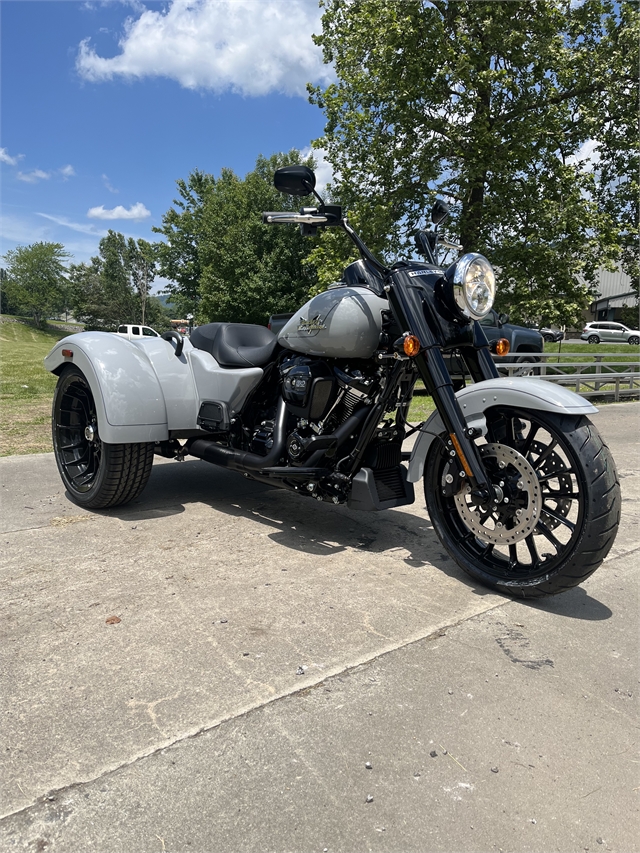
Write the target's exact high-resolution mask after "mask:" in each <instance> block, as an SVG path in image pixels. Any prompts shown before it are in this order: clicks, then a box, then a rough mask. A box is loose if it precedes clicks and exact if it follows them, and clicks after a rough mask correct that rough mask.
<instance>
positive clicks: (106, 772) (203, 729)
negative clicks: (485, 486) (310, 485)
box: [0, 599, 512, 822]
mask: <svg viewBox="0 0 640 853" xmlns="http://www.w3.org/2000/svg"><path fill="white" fill-rule="evenodd" d="M511 603H512V600H511V599H504V600H502V601H499V602H497V603H496V604H494V605H492V606H491V607H487V609H486V610H483V611H482V612H481V613H472V614H470V615H469V616H465V617H463V618H462V619H458V620H457V621H455V622H451V623H449V624H446V625H440V626H439V627H438V628H436V629H431V630H430V631H429V632H428V633H420V634H415V635H413V636H411V637H408V638H406V639H404V640H402V641H400V642H396V643H390V644H389V645H387V646H386V647H384V648H381V649H379V650H377V651H376V652H374V653H371V654H368V655H363V656H362V657H360V658H358V659H355V660H353V661H351V662H350V663H348V664H346V665H336V666H334V667H331V668H329V669H327V670H325V671H323V672H322V675H321V677H319V678H305V679H300V680H299V681H298V682H296V683H295V686H294V685H291V687H289V688H287V689H284V690H281V691H280V692H279V693H274V695H273V696H271V697H269V698H267V699H263V700H258V701H256V702H253V703H252V704H250V705H247V706H246V707H244V708H238V709H237V710H236V711H234V712H232V713H229V714H226V715H225V716H222V717H220V718H219V719H216V720H213V721H211V722H209V723H205V724H204V725H202V726H198V727H196V728H193V729H191V730H189V731H186V732H183V733H181V734H179V735H176V736H175V737H173V738H167V740H166V742H164V743H161V744H157V745H155V746H153V747H151V748H150V749H147V750H142V751H140V752H138V753H136V754H135V755H134V756H132V757H131V758H130V759H128V760H126V761H121V762H119V763H118V764H114V765H113V766H111V767H107V768H105V769H103V770H102V771H101V772H99V773H97V774H96V775H94V776H89V777H87V778H86V779H79V780H77V781H76V782H71V783H69V784H68V785H62V786H60V787H59V788H53V789H51V790H49V791H47V792H45V793H43V794H41V795H40V796H39V797H37V798H36V799H35V800H33V801H32V802H31V803H29V804H28V805H25V806H22V808H19V809H15V810H13V811H9V812H6V813H5V814H2V815H0V822H1V821H3V820H5V819H7V818H9V817H14V816H16V815H20V814H25V813H27V812H29V811H30V810H31V809H33V808H36V807H37V806H39V805H43V804H44V803H45V801H46V800H47V798H51V797H57V796H59V795H61V794H65V793H67V792H70V791H75V790H78V789H81V788H83V787H84V786H85V785H90V784H92V783H94V782H98V781H99V780H102V779H105V778H107V777H109V776H112V775H113V774H114V773H117V772H118V771H120V770H124V769H126V768H127V767H133V766H134V765H135V764H138V763H139V762H140V761H143V760H144V759H147V758H152V757H153V756H154V755H158V754H159V753H161V752H163V751H164V750H166V749H170V748H172V747H174V746H178V745H180V744H181V743H185V742H186V741H190V740H193V739H194V738H197V737H200V736H201V735H203V734H206V733H207V732H210V731H213V730H214V729H217V728H219V727H220V726H222V725H224V724H225V723H230V722H233V721H234V720H238V719H241V718H243V717H246V716H248V715H249V714H251V713H253V712H254V711H259V710H261V709H262V708H265V707H267V706H269V705H272V704H275V703H276V702H278V701H279V700H281V699H287V698H289V697H291V696H295V695H296V694H299V693H301V692H302V691H304V690H308V689H309V688H313V687H316V686H317V685H318V684H320V683H321V682H323V681H327V680H328V679H330V678H335V677H336V676H342V675H346V674H350V673H351V672H354V671H355V670H357V669H359V668H360V667H361V666H366V665H367V664H369V663H372V662H373V661H377V660H380V659H382V658H384V657H386V656H387V655H389V654H392V653H393V652H396V651H399V650H400V649H405V648H408V647H409V646H413V645H415V644H416V643H420V642H423V641H425V640H433V639H436V638H439V637H443V636H444V635H445V633H446V632H447V631H449V630H451V629H452V628H456V627H457V626H459V625H462V624H464V623H465V622H469V621H470V620H472V619H476V618H478V617H479V616H485V615H486V614H487V613H490V612H491V611H493V610H497V609H498V608H500V607H505V606H506V605H508V604H511ZM171 698H177V697H165V698H163V699H157V700H155V701H154V702H151V703H148V702H139V703H138V704H139V705H142V706H145V707H146V710H147V713H148V714H149V715H150V717H151V719H152V721H153V720H154V716H153V715H154V714H155V710H154V708H155V705H157V704H158V703H159V702H163V701H168V700H169V699H171ZM156 728H158V731H160V732H161V733H162V731H161V729H160V728H159V727H158V726H156ZM163 734H164V733H163Z"/></svg>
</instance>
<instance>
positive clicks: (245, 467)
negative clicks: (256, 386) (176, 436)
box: [187, 398, 287, 472]
mask: <svg viewBox="0 0 640 853" xmlns="http://www.w3.org/2000/svg"><path fill="white" fill-rule="evenodd" d="M286 439H287V407H286V406H285V402H284V400H283V399H282V398H280V400H279V401H278V410H277V412H276V423H275V426H274V429H273V447H272V448H271V450H270V451H269V452H268V453H267V455H266V456H259V455H258V454H257V453H249V451H246V450H233V449H232V448H231V447H220V445H219V444H214V442H212V441H211V440H210V439H206V438H196V440H195V441H193V442H192V443H190V444H188V450H187V453H190V454H191V456H197V457H198V459H204V461H205V462H211V463H213V464H214V465H220V467H221V468H229V469H231V470H232V471H243V472H244V471H259V470H260V469H261V468H269V467H271V466H272V465H277V464H278V462H279V461H280V457H281V456H282V454H283V453H284V451H285V442H286Z"/></svg>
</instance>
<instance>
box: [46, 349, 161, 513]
mask: <svg viewBox="0 0 640 853" xmlns="http://www.w3.org/2000/svg"><path fill="white" fill-rule="evenodd" d="M51 427H52V438H53V449H54V452H55V457H56V463H57V465H58V471H59V472H60V476H61V477H62V481H63V483H64V485H65V487H66V488H67V490H68V492H69V494H70V496H71V498H72V499H73V500H74V501H75V503H77V504H79V505H80V506H83V507H86V508H88V509H104V508H106V507H111V506H119V505H121V504H124V503H128V502H129V501H130V500H133V498H135V497H137V496H138V495H139V494H140V492H141V491H142V490H143V489H144V487H145V485H146V483H147V480H148V479H149V475H150V474H151V466H152V465H153V450H154V444H153V443H152V442H151V443H149V442H145V443H144V444H106V443H104V442H103V441H102V440H101V439H100V436H99V431H98V419H97V412H96V406H95V401H94V399H93V394H92V392H91V388H90V386H89V383H88V382H87V380H86V378H85V376H84V374H83V373H82V372H81V371H80V370H79V369H78V368H77V367H74V366H68V367H66V368H65V369H64V371H63V372H62V374H61V375H60V378H59V379H58V384H57V385H56V390H55V393H54V397H53V413H52V421H51Z"/></svg>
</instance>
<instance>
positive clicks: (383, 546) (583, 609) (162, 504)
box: [99, 460, 612, 621]
mask: <svg viewBox="0 0 640 853" xmlns="http://www.w3.org/2000/svg"><path fill="white" fill-rule="evenodd" d="M194 503H201V504H204V505H206V506H209V507H211V508H212V509H214V510H216V511H217V512H222V513H224V514H225V515H228V516H232V517H236V518H245V519H248V520H251V521H257V522H260V523H263V524H265V525H267V526H268V527H271V528H274V527H275V528H276V529H275V530H273V532H272V533H270V534H269V538H270V539H271V540H272V541H273V542H275V543H277V544H278V545H281V546H282V547H284V548H290V549H292V550H296V551H300V552H302V553H305V554H311V555H313V556H317V557H331V556H334V555H335V554H339V553H340V552H343V551H345V550H347V549H349V548H351V549H353V550H356V551H363V552H368V553H371V554H382V553H384V552H387V551H392V550H393V549H398V548H402V549H403V550H406V551H408V552H409V556H405V557H403V563H404V564H405V565H406V566H408V567H411V568H416V569H420V568H421V567H423V566H426V565H431V566H433V567H435V568H436V569H438V570H439V571H441V572H442V573H443V574H445V575H447V576H448V577H451V578H455V579H456V580H458V581H460V582H461V583H463V584H464V585H465V586H467V587H468V588H469V589H471V590H472V591H473V593H474V594H475V595H478V596H484V595H489V594H492V595H493V594H499V593H495V592H494V591H492V590H489V589H487V588H485V587H482V586H479V585H478V584H477V583H476V582H475V581H474V580H473V579H472V578H470V577H469V576H467V575H466V574H465V573H464V572H463V571H462V570H461V569H460V568H459V567H458V566H457V565H456V563H455V562H454V560H452V559H451V557H449V555H448V554H447V553H446V552H445V550H444V548H443V546H442V545H441V543H440V540H439V539H438V537H437V536H436V534H435V533H434V531H433V526H432V525H431V522H430V520H429V516H428V514H427V511H426V509H425V508H423V509H422V512H423V515H415V514H413V513H408V512H403V511H402V510H401V509H394V510H389V511H387V512H382V513H361V512H355V511H352V510H349V509H347V508H346V507H335V506H332V505H331V504H327V503H320V502H315V501H311V499H309V498H304V497H301V496H298V495H294V494H292V493H291V492H289V491H285V490H283V489H278V488H276V487H271V486H266V485H264V484H262V483H258V482H256V481H255V480H250V479H246V478H244V477H242V475H240V474H238V473H236V472H231V471H226V470H224V469H222V468H217V467H216V466H214V465H210V464H208V463H206V462H201V461H199V460H198V461H195V460H192V461H188V462H182V463H178V462H173V463H171V462H169V463H162V464H156V465H155V466H154V469H153V472H152V474H151V477H150V479H149V483H148V485H147V487H146V489H145V491H144V492H143V493H142V495H141V496H140V498H139V499H138V500H136V501H134V502H133V503H131V504H127V505H126V506H123V507H116V508H114V509H112V510H104V511H102V512H100V513H99V514H100V515H104V516H106V517H116V518H119V519H121V520H123V521H143V520H150V519H157V518H163V517H169V516H173V515H179V514H180V513H183V512H184V511H185V506H186V505H189V504H194ZM422 503H423V498H422V495H421V493H420V490H419V487H418V488H417V489H416V505H417V506H420V505H421V504H422ZM505 598H508V596H505ZM520 603H521V604H523V605H525V606H527V607H533V608H537V609H541V610H544V611H545V612H547V613H555V614H556V615H558V616H562V617H565V618H570V619H584V620H591V621H601V620H604V619H609V618H610V617H611V616H612V612H611V610H610V609H609V608H608V607H607V606H606V605H604V604H602V603H601V602H599V601H597V600H596V599H594V598H592V597H591V596H590V595H589V594H588V593H587V592H586V591H585V590H584V589H583V588H582V587H577V588H575V589H573V590H569V591H568V592H566V593H563V594H561V595H559V596H554V597H552V598H547V599H543V600H539V599H536V600H535V601H527V600H526V599H524V600H522V599H521V600H520Z"/></svg>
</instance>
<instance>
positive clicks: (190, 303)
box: [153, 169, 215, 315]
mask: <svg viewBox="0 0 640 853" xmlns="http://www.w3.org/2000/svg"><path fill="white" fill-rule="evenodd" d="M176 183H177V186H178V192H179V195H180V198H178V199H174V201H173V204H174V205H175V207H171V208H169V210H168V211H167V212H166V213H165V215H164V216H163V217H162V228H154V229H153V230H154V231H155V232H156V233H158V234H162V235H163V236H164V238H165V239H164V240H163V241H162V242H158V243H155V244H154V249H155V253H156V257H157V260H158V267H159V273H160V275H162V276H164V277H165V278H167V279H169V284H168V285H167V287H166V288H165V290H164V293H166V294H167V295H168V296H169V297H170V300H171V303H172V304H173V305H174V306H175V309H176V310H177V312H178V313H179V314H185V315H186V314H189V313H193V314H195V312H196V309H197V306H198V303H199V300H200V294H199V288H200V278H201V276H202V266H201V262H200V249H201V244H202V237H203V216H204V209H205V202H206V200H207V198H208V196H209V194H210V191H211V188H212V187H213V185H214V183H215V181H214V178H213V176H212V175H208V174H206V173H205V172H201V171H199V170H198V169H194V171H193V172H191V174H190V175H189V177H188V179H187V180H186V181H184V180H182V179H180V180H178V181H177V182H176Z"/></svg>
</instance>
